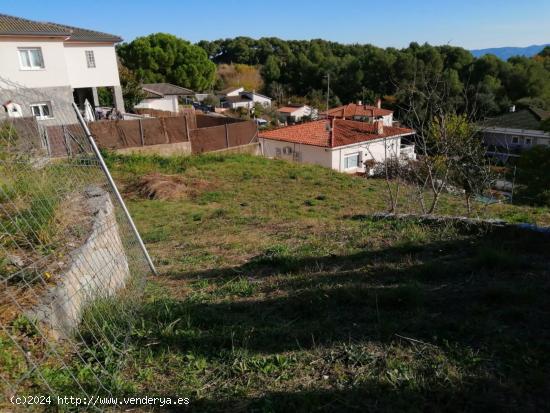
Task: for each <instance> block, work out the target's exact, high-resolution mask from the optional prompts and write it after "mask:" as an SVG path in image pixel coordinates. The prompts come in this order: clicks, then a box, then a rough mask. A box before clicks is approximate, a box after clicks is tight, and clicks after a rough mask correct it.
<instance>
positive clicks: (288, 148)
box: [283, 146, 292, 155]
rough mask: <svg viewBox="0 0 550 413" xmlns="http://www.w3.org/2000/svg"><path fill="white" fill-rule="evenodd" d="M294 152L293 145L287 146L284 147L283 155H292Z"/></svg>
mask: <svg viewBox="0 0 550 413" xmlns="http://www.w3.org/2000/svg"><path fill="white" fill-rule="evenodd" d="M291 153H292V146H285V147H284V148H283V155H290V154H291Z"/></svg>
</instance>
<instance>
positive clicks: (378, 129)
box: [374, 120, 384, 135]
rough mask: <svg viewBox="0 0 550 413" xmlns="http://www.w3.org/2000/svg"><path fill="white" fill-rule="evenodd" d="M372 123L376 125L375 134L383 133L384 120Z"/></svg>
mask: <svg viewBox="0 0 550 413" xmlns="http://www.w3.org/2000/svg"><path fill="white" fill-rule="evenodd" d="M374 124H375V125H376V134H377V135H383V134H384V121H383V120H377V121H376V122H375V123H374Z"/></svg>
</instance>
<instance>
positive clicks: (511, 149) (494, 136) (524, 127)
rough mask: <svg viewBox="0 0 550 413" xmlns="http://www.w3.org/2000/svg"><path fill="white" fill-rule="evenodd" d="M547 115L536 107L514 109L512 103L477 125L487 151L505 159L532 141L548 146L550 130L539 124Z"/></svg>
mask: <svg viewBox="0 0 550 413" xmlns="http://www.w3.org/2000/svg"><path fill="white" fill-rule="evenodd" d="M549 118H550V112H549V111H544V110H541V109H538V108H527V109H522V110H518V111H516V108H515V106H512V107H511V108H510V112H509V113H506V114H504V115H501V116H498V117H495V118H492V119H487V120H486V121H485V122H483V123H482V124H481V125H480V130H481V133H482V135H483V141H484V143H485V145H486V146H487V153H488V154H489V155H491V156H494V157H496V158H498V159H501V160H502V161H504V162H506V161H508V160H509V159H511V158H518V157H519V156H520V155H521V152H522V151H524V150H526V149H530V148H532V147H533V146H535V145H543V146H549V147H550V132H548V131H545V130H544V129H543V128H542V125H541V124H542V122H544V121H546V120H548V119H549Z"/></svg>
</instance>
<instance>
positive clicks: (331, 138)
mask: <svg viewBox="0 0 550 413" xmlns="http://www.w3.org/2000/svg"><path fill="white" fill-rule="evenodd" d="M334 121H335V119H334V118H332V119H330V120H328V122H327V124H326V130H327V132H328V145H329V147H331V148H332V147H334Z"/></svg>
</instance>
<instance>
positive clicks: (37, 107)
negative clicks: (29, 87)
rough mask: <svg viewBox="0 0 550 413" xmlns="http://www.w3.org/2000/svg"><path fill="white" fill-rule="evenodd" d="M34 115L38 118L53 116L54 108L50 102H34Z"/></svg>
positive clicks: (32, 109)
mask: <svg viewBox="0 0 550 413" xmlns="http://www.w3.org/2000/svg"><path fill="white" fill-rule="evenodd" d="M31 111H32V114H33V116H34V117H35V118H36V119H38V120H44V119H51V118H53V115H52V109H51V106H50V104H49V103H47V102H44V103H34V104H32V105H31Z"/></svg>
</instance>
